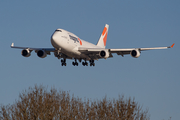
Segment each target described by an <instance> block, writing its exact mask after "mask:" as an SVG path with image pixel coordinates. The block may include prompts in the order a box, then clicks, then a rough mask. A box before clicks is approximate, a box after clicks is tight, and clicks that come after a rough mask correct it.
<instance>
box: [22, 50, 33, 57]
mask: <svg viewBox="0 0 180 120" xmlns="http://www.w3.org/2000/svg"><path fill="white" fill-rule="evenodd" d="M21 55H22V56H24V57H29V56H30V55H31V51H30V50H29V49H24V50H22V51H21Z"/></svg>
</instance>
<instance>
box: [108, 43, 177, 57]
mask: <svg viewBox="0 0 180 120" xmlns="http://www.w3.org/2000/svg"><path fill="white" fill-rule="evenodd" d="M173 46H174V44H172V45H171V46H168V47H152V48H128V49H110V52H111V53H117V54H118V55H122V56H123V55H126V54H130V53H131V51H132V50H139V51H146V50H156V49H167V48H173Z"/></svg>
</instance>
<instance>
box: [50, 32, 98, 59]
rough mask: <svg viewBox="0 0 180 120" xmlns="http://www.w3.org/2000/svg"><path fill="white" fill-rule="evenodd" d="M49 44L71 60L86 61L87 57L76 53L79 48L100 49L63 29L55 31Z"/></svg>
mask: <svg viewBox="0 0 180 120" xmlns="http://www.w3.org/2000/svg"><path fill="white" fill-rule="evenodd" d="M51 44H52V46H53V47H54V48H55V49H57V50H58V49H60V51H61V52H62V53H64V54H66V55H68V56H70V57H72V58H83V59H88V58H89V57H88V56H86V55H85V54H82V53H81V52H79V51H78V49H79V48H80V47H81V48H100V47H98V46H96V45H94V44H92V43H89V42H87V41H84V40H81V39H80V38H79V37H77V36H76V35H74V34H73V33H70V32H68V31H66V30H63V29H57V30H56V31H55V32H54V33H53V35H52V37H51Z"/></svg>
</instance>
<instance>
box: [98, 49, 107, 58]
mask: <svg viewBox="0 0 180 120" xmlns="http://www.w3.org/2000/svg"><path fill="white" fill-rule="evenodd" d="M99 56H100V57H102V58H105V59H106V58H108V57H109V51H108V50H102V51H101V52H100V53H99Z"/></svg>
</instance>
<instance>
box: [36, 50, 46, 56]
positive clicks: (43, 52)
mask: <svg viewBox="0 0 180 120" xmlns="http://www.w3.org/2000/svg"><path fill="white" fill-rule="evenodd" d="M37 56H38V57H40V58H45V57H46V56H47V54H46V52H45V51H44V50H39V51H37Z"/></svg>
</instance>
